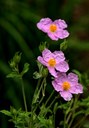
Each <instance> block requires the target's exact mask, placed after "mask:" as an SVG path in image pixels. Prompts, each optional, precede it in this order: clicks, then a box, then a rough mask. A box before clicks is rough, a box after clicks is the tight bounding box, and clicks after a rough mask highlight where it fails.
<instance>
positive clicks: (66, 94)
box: [60, 91, 72, 101]
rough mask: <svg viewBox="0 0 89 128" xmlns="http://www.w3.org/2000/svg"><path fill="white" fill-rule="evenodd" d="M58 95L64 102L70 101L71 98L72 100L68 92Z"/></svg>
mask: <svg viewBox="0 0 89 128" xmlns="http://www.w3.org/2000/svg"><path fill="white" fill-rule="evenodd" d="M60 95H61V97H63V98H64V100H66V101H70V100H71V98H72V94H71V93H70V92H68V91H63V92H60Z"/></svg>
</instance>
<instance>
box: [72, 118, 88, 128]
mask: <svg viewBox="0 0 89 128" xmlns="http://www.w3.org/2000/svg"><path fill="white" fill-rule="evenodd" d="M85 119H86V117H85V116H84V117H83V118H82V119H81V120H80V121H78V122H77V123H76V125H75V126H74V127H73V128H78V125H79V124H81V123H82V122H83V121H84V120H85Z"/></svg>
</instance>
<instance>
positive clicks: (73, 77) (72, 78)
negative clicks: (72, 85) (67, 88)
mask: <svg viewBox="0 0 89 128" xmlns="http://www.w3.org/2000/svg"><path fill="white" fill-rule="evenodd" d="M68 79H69V80H70V81H71V82H77V83H78V75H76V74H74V73H69V74H68Z"/></svg>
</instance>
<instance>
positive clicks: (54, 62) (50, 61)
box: [48, 58, 56, 67]
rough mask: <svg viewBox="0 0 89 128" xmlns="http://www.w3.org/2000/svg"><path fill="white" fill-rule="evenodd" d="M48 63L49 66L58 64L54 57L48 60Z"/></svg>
mask: <svg viewBox="0 0 89 128" xmlns="http://www.w3.org/2000/svg"><path fill="white" fill-rule="evenodd" d="M48 64H49V66H51V67H54V66H55V65H56V60H55V59H53V58H51V59H50V60H49V61H48Z"/></svg>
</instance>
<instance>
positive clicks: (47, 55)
mask: <svg viewBox="0 0 89 128" xmlns="http://www.w3.org/2000/svg"><path fill="white" fill-rule="evenodd" d="M42 56H43V58H44V60H45V61H46V62H48V61H49V60H50V58H53V53H52V52H51V51H50V50H48V49H45V50H43V52H42Z"/></svg>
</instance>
